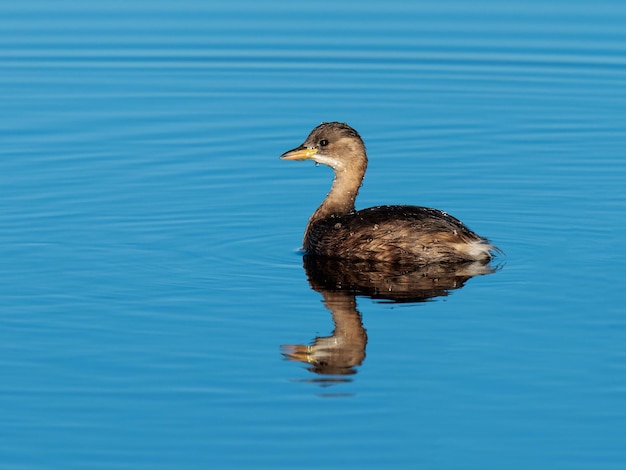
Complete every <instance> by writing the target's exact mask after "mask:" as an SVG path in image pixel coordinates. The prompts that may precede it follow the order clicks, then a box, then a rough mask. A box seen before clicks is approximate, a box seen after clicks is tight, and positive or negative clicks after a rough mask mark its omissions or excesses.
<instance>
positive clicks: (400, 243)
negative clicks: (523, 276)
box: [280, 122, 497, 264]
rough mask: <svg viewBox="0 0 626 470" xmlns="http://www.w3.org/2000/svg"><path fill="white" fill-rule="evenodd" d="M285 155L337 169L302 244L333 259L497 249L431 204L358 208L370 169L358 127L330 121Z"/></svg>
mask: <svg viewBox="0 0 626 470" xmlns="http://www.w3.org/2000/svg"><path fill="white" fill-rule="evenodd" d="M280 158H281V159H282V160H313V161H314V162H316V163H322V164H324V165H328V166H329V167H331V168H332V169H333V170H334V172H335V178H334V180H333V184H332V187H331V189H330V192H329V193H328V195H327V196H326V199H324V201H323V202H322V204H321V205H320V206H319V207H318V208H317V210H316V211H315V212H314V213H313V215H312V216H311V217H310V218H309V223H308V224H307V226H306V230H305V232H304V240H303V248H304V250H305V251H306V252H307V253H310V254H315V255H321V256H328V257H332V258H345V259H363V260H373V261H383V262H390V263H398V264H429V263H459V262H464V261H484V262H487V261H489V260H490V259H491V255H492V252H493V251H496V250H497V248H496V247H495V246H493V245H492V244H491V243H489V241H488V240H487V239H485V238H483V237H481V236H479V235H477V234H475V233H474V232H472V231H471V230H470V229H469V228H467V227H466V226H465V225H464V224H463V223H462V222H461V221H460V220H458V219H456V218H455V217H452V216H451V215H449V214H447V213H445V212H443V211H440V210H437V209H430V208H427V207H418V206H404V205H402V206H377V207H370V208H367V209H362V210H358V211H357V210H355V208H354V200H355V199H356V196H357V193H358V191H359V188H360V187H361V184H362V182H363V177H364V176H365V170H366V168H367V154H366V152H365V144H364V143H363V140H362V139H361V136H360V135H359V134H358V133H357V131H356V130H354V129H353V128H351V127H350V126H348V125H347V124H344V123H340V122H325V123H322V124H320V125H319V126H317V127H316V128H315V129H313V130H312V131H311V133H310V134H309V136H308V137H307V138H306V140H305V141H304V143H303V144H302V145H300V146H299V147H297V148H295V149H293V150H289V151H288V152H285V153H284V154H282V155H281V156H280Z"/></svg>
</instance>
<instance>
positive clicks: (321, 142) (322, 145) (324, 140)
mask: <svg viewBox="0 0 626 470" xmlns="http://www.w3.org/2000/svg"><path fill="white" fill-rule="evenodd" d="M327 145H328V141H327V140H326V139H322V140H320V147H326V146H327Z"/></svg>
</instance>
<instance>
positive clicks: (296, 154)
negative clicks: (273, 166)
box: [280, 146, 317, 160]
mask: <svg viewBox="0 0 626 470" xmlns="http://www.w3.org/2000/svg"><path fill="white" fill-rule="evenodd" d="M316 153H317V149H310V148H307V147H302V146H300V147H298V148H295V149H293V150H289V151H288V152H285V153H283V154H282V155H281V156H280V159H281V160H309V159H310V158H312V157H313V155H315V154H316Z"/></svg>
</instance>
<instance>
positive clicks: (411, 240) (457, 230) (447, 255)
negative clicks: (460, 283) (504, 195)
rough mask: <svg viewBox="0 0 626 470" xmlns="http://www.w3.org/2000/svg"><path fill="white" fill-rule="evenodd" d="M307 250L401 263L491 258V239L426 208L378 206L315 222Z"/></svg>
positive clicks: (308, 237)
mask: <svg viewBox="0 0 626 470" xmlns="http://www.w3.org/2000/svg"><path fill="white" fill-rule="evenodd" d="M304 249H305V250H306V251H307V252H309V253H314V254H317V255H322V256H329V257H335V258H348V259H371V260H376V261H385V262H391V263H399V264H429V263H436V262H462V261H476V260H485V261H486V260H489V259H490V258H491V254H490V250H492V249H494V248H493V246H492V245H490V244H489V242H488V241H487V240H486V239H484V238H482V237H480V236H478V235H477V234H475V233H474V232H472V231H471V230H470V229H468V228H467V227H466V226H465V225H464V224H463V223H462V222H461V221H460V220H458V219H457V218H455V217H453V216H451V215H449V214H447V213H445V212H442V211H439V210H437V209H430V208H427V207H418V206H377V207H370V208H368V209H363V210H360V211H354V212H351V213H349V214H345V215H340V216H331V217H327V218H325V219H322V220H317V221H315V222H313V223H311V224H310V225H309V227H308V229H307V232H306V234H305V237H304Z"/></svg>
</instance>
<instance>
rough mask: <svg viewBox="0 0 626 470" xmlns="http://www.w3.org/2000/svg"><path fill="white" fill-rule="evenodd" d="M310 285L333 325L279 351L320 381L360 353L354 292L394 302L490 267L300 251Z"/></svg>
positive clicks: (439, 291)
mask: <svg viewBox="0 0 626 470" xmlns="http://www.w3.org/2000/svg"><path fill="white" fill-rule="evenodd" d="M304 268H305V270H306V273H307V277H308V279H309V283H310V284H311V287H312V288H313V289H314V290H316V291H317V292H319V293H320V294H322V296H323V297H324V304H325V305H326V308H328V310H330V313H331V315H332V319H333V322H334V324H335V329H334V330H333V332H332V334H331V335H330V336H321V337H320V336H318V337H316V338H315V339H314V340H313V342H312V343H311V344H309V345H301V344H289V345H283V346H282V354H283V356H284V357H285V358H286V359H287V360H290V361H298V362H303V363H305V364H307V366H308V367H307V368H308V370H309V371H311V372H313V373H315V374H319V375H322V376H326V377H325V378H320V379H319V380H316V381H317V382H320V383H321V384H323V385H330V384H332V383H336V382H345V381H347V377H345V376H348V375H351V374H355V373H356V367H358V366H360V365H361V363H362V362H363V360H364V359H365V347H366V345H367V332H366V330H365V328H364V327H363V322H362V319H361V314H360V313H359V311H358V310H357V306H356V296H360V297H369V298H371V299H375V300H380V301H387V302H395V303H408V302H425V301H427V300H429V299H433V298H435V297H440V296H446V295H448V294H449V292H450V291H452V290H454V289H459V288H461V287H463V285H464V284H465V282H466V281H467V280H468V279H470V278H472V277H474V276H478V275H484V274H490V273H492V272H494V271H495V269H494V268H493V267H491V266H490V265H489V264H488V263H487V262H479V261H476V262H470V263H467V262H466V263H459V264H454V263H445V264H429V265H425V266H412V267H407V266H398V265H393V264H388V263H380V262H375V261H369V260H358V261H355V260H345V259H332V258H327V257H320V256H315V255H305V256H304Z"/></svg>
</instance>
